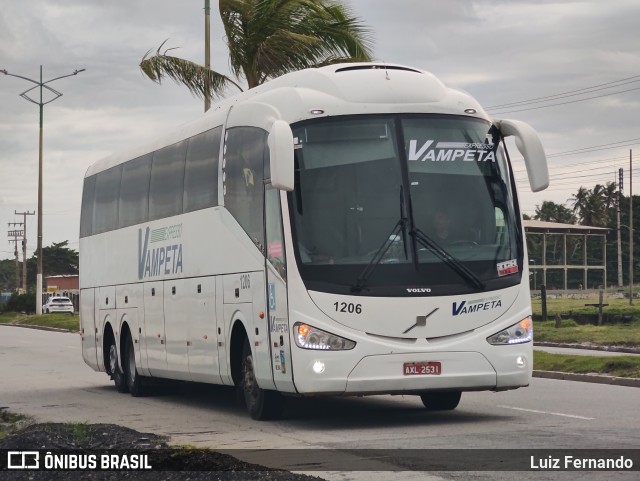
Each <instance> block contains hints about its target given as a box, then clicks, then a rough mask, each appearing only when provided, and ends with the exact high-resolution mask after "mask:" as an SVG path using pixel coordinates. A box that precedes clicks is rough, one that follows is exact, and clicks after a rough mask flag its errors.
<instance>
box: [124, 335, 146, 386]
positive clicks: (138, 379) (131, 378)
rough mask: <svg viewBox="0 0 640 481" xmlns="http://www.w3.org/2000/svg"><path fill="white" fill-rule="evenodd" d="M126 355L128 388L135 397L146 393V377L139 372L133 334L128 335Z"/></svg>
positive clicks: (125, 368) (125, 367)
mask: <svg viewBox="0 0 640 481" xmlns="http://www.w3.org/2000/svg"><path fill="white" fill-rule="evenodd" d="M125 349H126V351H125V355H124V371H125V373H124V374H125V378H126V380H127V388H128V390H129V392H130V393H131V395H132V396H133V397H141V396H144V395H145V394H146V389H145V387H146V386H145V379H144V377H143V376H141V375H140V374H138V370H137V368H136V351H135V349H134V346H133V339H132V338H131V334H129V335H127V340H126V344H125Z"/></svg>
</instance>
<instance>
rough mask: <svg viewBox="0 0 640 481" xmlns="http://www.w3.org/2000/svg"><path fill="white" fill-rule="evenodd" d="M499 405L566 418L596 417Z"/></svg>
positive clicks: (505, 407) (590, 419)
mask: <svg viewBox="0 0 640 481" xmlns="http://www.w3.org/2000/svg"><path fill="white" fill-rule="evenodd" d="M497 407H499V408H504V409H513V410H515V411H527V412H529V413H538V414H550V415H552V416H562V417H565V418H574V419H585V420H587V421H593V420H594V419H595V418H587V417H584V416H576V415H575V414H564V413H552V412H549V411H538V410H537V409H525V408H517V407H515V406H504V405H499V406H497Z"/></svg>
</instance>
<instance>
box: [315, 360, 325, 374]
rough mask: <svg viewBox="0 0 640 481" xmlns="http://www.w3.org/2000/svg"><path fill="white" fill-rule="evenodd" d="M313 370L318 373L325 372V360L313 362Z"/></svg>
mask: <svg viewBox="0 0 640 481" xmlns="http://www.w3.org/2000/svg"><path fill="white" fill-rule="evenodd" d="M313 372H315V373H316V374H322V373H323V372H324V362H322V361H316V362H314V363H313Z"/></svg>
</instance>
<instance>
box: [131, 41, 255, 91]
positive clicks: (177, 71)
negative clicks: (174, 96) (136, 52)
mask: <svg viewBox="0 0 640 481" xmlns="http://www.w3.org/2000/svg"><path fill="white" fill-rule="evenodd" d="M165 43H166V40H165V41H164V42H163V43H162V44H161V45H160V47H159V48H158V49H157V50H156V53H155V55H152V56H149V53H150V52H151V51H149V52H147V53H146V54H145V56H144V57H143V58H142V60H141V62H140V70H142V73H143V74H144V75H146V76H147V77H148V78H149V79H151V80H153V81H154V82H156V83H157V84H161V83H162V80H163V79H164V78H165V77H168V78H170V79H171V80H173V81H174V82H176V83H177V84H180V85H184V86H185V87H187V89H189V92H191V94H192V95H194V96H195V97H198V98H201V99H203V98H205V97H206V96H211V97H220V96H221V95H222V94H223V92H224V91H225V89H226V88H227V87H229V86H230V85H233V86H235V87H237V88H238V89H239V90H240V91H242V88H241V87H240V86H239V85H238V84H237V83H236V82H234V81H233V80H232V79H230V78H229V77H227V76H226V75H223V74H220V73H218V72H215V71H213V70H209V69H206V68H205V67H203V66H201V65H198V64H197V63H194V62H191V61H189V60H185V59H182V58H179V57H174V56H172V55H167V52H168V51H170V50H175V48H170V49H167V50H165V51H164V52H161V49H162V47H163V46H164V44H165Z"/></svg>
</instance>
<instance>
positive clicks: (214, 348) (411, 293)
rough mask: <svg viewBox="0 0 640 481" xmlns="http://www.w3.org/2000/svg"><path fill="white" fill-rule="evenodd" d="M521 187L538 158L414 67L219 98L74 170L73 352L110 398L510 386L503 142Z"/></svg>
mask: <svg viewBox="0 0 640 481" xmlns="http://www.w3.org/2000/svg"><path fill="white" fill-rule="evenodd" d="M507 136H515V141H516V142H515V143H516V145H517V147H518V149H519V150H520V151H521V153H522V155H523V156H524V160H525V163H526V167H527V172H528V176H529V181H530V185H531V188H532V190H533V191H538V190H541V189H544V188H546V187H547V185H548V171H547V164H546V158H545V154H544V151H543V148H542V145H541V143H540V140H539V138H538V136H537V134H536V133H535V131H534V130H533V129H532V128H531V127H529V126H528V125H526V124H523V123H521V122H517V121H511V120H497V119H493V118H491V117H490V116H489V115H487V114H486V113H485V112H484V110H483V109H482V107H481V106H480V105H479V104H478V103H477V101H476V100H474V99H473V98H471V97H470V96H469V95H468V94H466V93H464V92H461V91H458V90H453V89H450V88H447V87H446V86H444V85H443V84H442V83H441V82H440V81H439V80H438V79H436V78H435V77H434V76H433V75H431V74H430V73H428V72H424V71H421V70H417V69H413V68H408V67H403V66H398V65H376V64H370V63H363V64H341V65H333V66H329V67H323V68H319V69H308V70H304V71H300V72H296V73H292V74H288V75H285V76H283V77H281V78H278V79H276V80H273V81H271V82H269V83H266V84H264V85H262V86H260V87H257V88H254V89H252V90H249V91H247V92H245V93H242V94H240V95H238V96H237V97H234V98H230V99H227V100H225V101H222V102H220V103H218V104H217V105H216V106H215V107H214V108H213V109H212V110H211V111H209V112H208V113H207V114H205V115H204V116H203V117H202V118H200V119H199V120H196V121H195V122H192V123H190V124H188V125H186V126H183V127H182V128H180V129H178V130H176V131H174V132H173V133H172V134H170V135H166V136H163V137H161V138H159V139H157V140H156V141H155V142H153V143H151V144H149V145H146V146H143V147H140V148H136V149H132V150H129V151H128V152H124V153H121V154H117V155H113V156H110V157H107V158H106V159H103V160H101V161H99V162H97V163H95V164H94V165H92V166H91V167H90V168H89V169H88V171H87V173H86V177H85V179H84V191H83V196H82V215H81V226H80V287H81V302H80V314H81V329H82V351H83V357H84V360H85V362H86V363H87V364H88V365H89V366H91V367H92V368H93V369H95V370H97V371H105V372H106V373H107V374H109V376H110V377H111V378H112V379H113V380H114V382H115V385H116V387H117V389H118V390H119V391H121V392H127V391H129V392H130V393H131V394H133V395H134V396H139V395H142V394H143V393H144V391H145V387H146V386H148V384H149V381H150V379H151V378H169V379H176V380H184V381H197V382H205V383H215V384H224V385H230V386H236V388H237V389H238V390H239V391H240V392H241V393H243V397H244V401H245V403H246V405H247V408H248V411H249V412H250V414H251V416H252V417H253V418H255V419H268V418H276V417H278V416H279V415H280V413H281V411H282V400H283V395H297V396H308V395H366V394H381V393H389V394H406V395H419V396H420V397H421V399H422V402H423V403H424V405H425V407H426V408H427V409H432V410H448V409H454V408H456V407H457V405H458V402H459V400H460V396H461V392H462V391H478V390H491V391H502V390H507V389H515V388H518V387H523V386H527V385H528V384H529V382H530V379H531V374H532V363H533V357H532V335H533V330H532V322H531V305H530V298H529V285H528V269H527V253H526V245H525V242H524V231H523V227H522V222H521V215H520V211H519V208H518V201H517V193H516V187H515V181H514V176H513V171H512V167H511V165H510V161H509V157H508V154H507V151H506V148H505V142H504V138H505V137H507Z"/></svg>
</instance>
